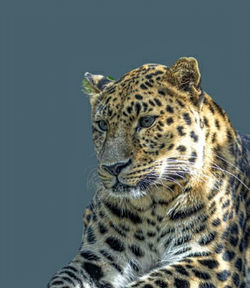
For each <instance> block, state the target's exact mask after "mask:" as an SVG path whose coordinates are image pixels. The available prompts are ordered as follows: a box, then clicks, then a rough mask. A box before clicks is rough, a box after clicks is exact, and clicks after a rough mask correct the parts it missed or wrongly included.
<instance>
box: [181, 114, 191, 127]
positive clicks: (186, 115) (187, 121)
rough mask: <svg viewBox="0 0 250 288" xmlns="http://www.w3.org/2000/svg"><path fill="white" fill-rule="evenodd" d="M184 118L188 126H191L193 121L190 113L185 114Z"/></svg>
mask: <svg viewBox="0 0 250 288" xmlns="http://www.w3.org/2000/svg"><path fill="white" fill-rule="evenodd" d="M183 118H184V120H185V121H186V123H187V125H191V123H192V121H191V118H190V116H189V114H188V113H183Z"/></svg>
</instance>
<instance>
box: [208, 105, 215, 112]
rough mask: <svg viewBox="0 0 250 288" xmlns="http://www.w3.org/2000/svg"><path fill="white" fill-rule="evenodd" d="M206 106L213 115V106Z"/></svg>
mask: <svg viewBox="0 0 250 288" xmlns="http://www.w3.org/2000/svg"><path fill="white" fill-rule="evenodd" d="M208 106H209V110H210V111H211V113H212V114H214V108H213V106H212V105H211V104H210V103H209V104H208Z"/></svg>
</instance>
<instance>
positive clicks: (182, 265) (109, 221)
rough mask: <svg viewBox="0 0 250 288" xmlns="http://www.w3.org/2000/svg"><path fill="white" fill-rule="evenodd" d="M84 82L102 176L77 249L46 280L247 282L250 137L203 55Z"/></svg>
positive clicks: (55, 287)
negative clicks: (220, 100)
mask: <svg viewBox="0 0 250 288" xmlns="http://www.w3.org/2000/svg"><path fill="white" fill-rule="evenodd" d="M84 81H85V82H84V86H85V89H86V90H87V92H88V94H90V102H91V106H92V127H93V141H94V145H95V150H96V154H97V158H98V174H99V178H100V179H101V182H100V184H99V186H98V188H97V192H96V194H95V196H94V199H93V203H92V204H91V205H90V206H89V207H88V208H87V209H86V213H85V215H84V223H85V230H84V233H83V237H82V245H81V248H80V250H79V253H78V254H77V255H76V256H75V257H74V259H73V260H72V261H71V262H70V263H69V264H68V265H67V266H66V267H64V268H63V269H62V270H60V271H58V272H57V273H56V274H55V276H54V277H53V278H52V279H51V280H50V283H49V284H48V287H49V288H60V287H61V288H62V287H68V288H73V287H74V288H76V287H105V288H121V287H133V288H135V287H138V288H141V287H142V288H153V287H154V288H167V287H176V288H189V287H190V288H192V287H193V288H194V287H198V288H215V287H224V288H225V287H227V288H229V287H240V288H245V287H247V261H248V260H249V250H248V249H249V248H248V247H249V235H250V229H249V227H250V225H249V214H250V208H249V206H250V195H249V176H250V169H249V160H250V159H249V142H250V141H249V137H247V136H240V135H239V134H238V133H237V132H236V131H235V130H234V129H233V127H232V125H231V122H230V120H229V118H228V116H227V114H226V113H225V112H224V110H223V109H222V108H220V106H219V105H217V104H216V103H215V102H214V101H213V99H212V98H211V97H210V96H208V94H206V93H205V92H204V91H203V90H202V88H201V85H200V72H199V69H198V64H197V61H196V60H195V59H194V58H181V59H179V60H178V61H177V62H176V63H175V64H174V65H173V66H171V67H166V66H163V65H156V64H146V65H143V66H141V67H139V68H137V69H135V70H132V71H130V72H129V73H127V74H125V75H124V76H123V77H122V78H121V79H120V80H118V81H111V80H109V79H108V78H106V77H104V76H101V75H92V74H90V73H86V74H85V80H84Z"/></svg>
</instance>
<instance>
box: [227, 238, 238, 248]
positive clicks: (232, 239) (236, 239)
mask: <svg viewBox="0 0 250 288" xmlns="http://www.w3.org/2000/svg"><path fill="white" fill-rule="evenodd" d="M238 241H239V238H238V236H233V235H231V236H230V237H229V242H230V244H231V245H232V246H233V247H236V246H237V244H238Z"/></svg>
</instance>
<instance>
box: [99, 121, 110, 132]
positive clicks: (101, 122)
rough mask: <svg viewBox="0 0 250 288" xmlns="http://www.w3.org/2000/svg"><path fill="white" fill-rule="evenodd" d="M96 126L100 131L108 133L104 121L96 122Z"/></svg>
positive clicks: (106, 124)
mask: <svg viewBox="0 0 250 288" xmlns="http://www.w3.org/2000/svg"><path fill="white" fill-rule="evenodd" d="M97 125H98V127H99V129H101V130H102V131H108V123H107V122H106V121H105V120H100V121H97Z"/></svg>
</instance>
